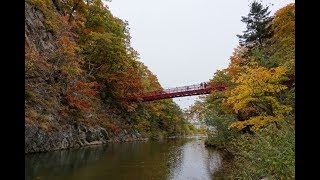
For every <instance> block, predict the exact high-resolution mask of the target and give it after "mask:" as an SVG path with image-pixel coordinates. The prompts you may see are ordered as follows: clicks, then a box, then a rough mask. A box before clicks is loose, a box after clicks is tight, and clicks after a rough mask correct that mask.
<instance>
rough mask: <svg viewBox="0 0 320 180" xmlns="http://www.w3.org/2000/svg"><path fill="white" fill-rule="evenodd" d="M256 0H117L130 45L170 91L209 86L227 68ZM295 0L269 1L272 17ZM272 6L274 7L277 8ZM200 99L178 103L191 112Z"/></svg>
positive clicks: (116, 12)
mask: <svg viewBox="0 0 320 180" xmlns="http://www.w3.org/2000/svg"><path fill="white" fill-rule="evenodd" d="M250 2H252V1H251V0H250V1H249V0H225V1H224V0H219V1H217V0H112V2H107V3H106V4H107V5H108V6H109V8H110V10H111V12H112V13H113V15H114V16H116V17H119V18H121V19H122V20H127V21H128V22H129V28H130V34H131V36H132V39H131V45H132V47H133V48H134V49H135V50H137V51H138V52H139V54H140V61H142V62H143V63H144V64H145V65H146V66H148V68H149V69H150V70H151V71H152V72H153V73H154V74H155V75H156V76H157V77H158V80H159V82H160V84H161V85H162V87H164V88H170V87H177V86H185V85H191V84H197V83H200V82H204V81H208V80H209V79H211V78H212V76H213V74H214V72H216V70H218V69H223V68H226V67H227V66H228V64H229V57H230V56H231V55H232V52H233V49H234V48H235V47H236V46H237V45H238V38H237V37H236V35H237V34H242V31H243V30H245V27H246V25H245V24H244V23H242V22H241V16H246V15H247V14H248V12H249V3H250ZM293 2H294V0H264V1H263V2H262V3H263V4H264V5H269V9H270V10H271V14H273V13H274V12H275V11H276V10H278V9H279V8H281V7H283V6H285V5H287V4H289V3H293ZM272 4H273V5H272ZM196 98H197V96H190V97H183V98H175V99H174V101H175V102H176V103H177V104H178V105H179V106H180V107H181V108H187V107H189V106H190V105H191V104H192V103H193V102H194V100H195V99H196Z"/></svg>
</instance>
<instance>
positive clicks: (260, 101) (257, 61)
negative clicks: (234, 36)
mask: <svg viewBox="0 0 320 180" xmlns="http://www.w3.org/2000/svg"><path fill="white" fill-rule="evenodd" d="M242 22H243V23H245V24H246V25H247V28H246V30H245V31H244V32H243V34H241V35H238V38H239V46H238V47H236V48H235V49H234V52H233V54H232V56H231V57H230V63H229V66H228V67H227V68H226V69H223V70H219V71H217V72H216V73H215V75H214V77H213V78H212V79H211V81H212V82H216V81H224V82H227V83H228V88H227V90H226V91H224V92H212V93H211V94H210V95H209V96H207V97H203V98H202V100H199V101H197V102H196V103H195V105H193V106H192V107H191V108H190V109H189V113H191V114H192V113H193V114H196V115H198V116H199V117H201V119H202V120H203V121H204V122H206V123H207V124H208V125H212V126H215V127H216V128H217V131H215V132H214V133H213V134H211V135H210V138H209V139H208V140H207V142H206V144H207V146H213V147H215V148H218V149H220V150H221V151H222V152H223V154H224V163H223V168H222V169H221V170H220V172H219V173H218V174H216V176H217V177H220V176H221V177H223V178H225V179H261V178H267V179H294V178H295V177H294V173H295V171H294V169H295V166H294V164H295V160H294V152H295V139H294V137H295V131H294V129H295V119H294V117H295V84H294V77H295V66H294V62H295V5H294V4H288V5H287V6H285V7H283V8H281V9H279V10H278V11H277V12H276V13H275V14H274V16H271V15H270V11H269V10H268V7H264V6H263V5H262V4H261V3H258V2H253V3H251V6H250V12H249V13H248V15H247V16H244V17H242Z"/></svg>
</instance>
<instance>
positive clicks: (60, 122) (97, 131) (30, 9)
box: [25, 1, 143, 153]
mask: <svg viewBox="0 0 320 180" xmlns="http://www.w3.org/2000/svg"><path fill="white" fill-rule="evenodd" d="M52 5H53V4H52ZM53 7H54V6H53ZM53 9H56V8H53ZM51 13H53V15H55V16H60V14H59V12H58V11H57V10H53V11H52V12H51ZM45 21H46V17H45V15H44V14H43V13H42V12H41V10H39V8H37V7H36V6H34V5H32V4H30V3H29V2H27V1H26V2H25V47H26V48H28V49H31V50H32V52H35V54H38V59H37V60H35V61H33V65H32V67H33V69H34V72H33V74H32V76H30V77H29V76H28V77H26V80H25V83H26V87H25V88H26V100H25V101H26V122H25V153H32V152H46V151H53V150H59V149H65V148H78V147H81V146H88V145H94V144H104V143H108V142H121V141H133V140H143V138H142V137H141V135H140V134H139V132H137V131H135V130H133V129H132V128H130V126H128V125H126V126H124V125H123V126H122V127H121V130H119V131H117V132H114V131H113V130H112V129H108V128H107V127H106V126H103V125H101V124H99V122H101V121H97V119H98V118H97V117H98V115H99V114H94V113H90V114H89V115H88V117H91V121H92V124H91V125H90V124H85V123H82V122H81V121H78V120H77V119H76V118H75V117H72V116H69V115H62V113H61V108H62V107H63V101H64V99H63V93H62V92H63V91H65V90H66V88H67V84H68V83H69V82H68V81H67V79H66V78H65V77H63V75H61V74H60V73H59V70H53V69H52V68H51V69H50V67H52V62H50V61H48V60H47V59H46V58H44V57H50V56H51V55H52V54H53V53H54V52H55V51H56V50H57V47H56V45H55V41H56V40H57V38H58V37H57V35H55V34H54V32H52V31H51V30H49V29H48V27H46V22H45ZM98 104H103V103H101V102H100V100H99V99H98ZM105 108H107V107H100V109H105ZM103 111H104V110H103ZM103 111H102V112H103ZM108 113H109V112H108V111H106V112H105V114H106V116H108V118H109V119H110V120H111V121H115V122H123V121H124V120H123V119H121V117H120V116H117V115H114V114H111V113H109V114H108ZM100 114H101V112H100Z"/></svg>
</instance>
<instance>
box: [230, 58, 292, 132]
mask: <svg viewBox="0 0 320 180" xmlns="http://www.w3.org/2000/svg"><path fill="white" fill-rule="evenodd" d="M286 71H287V69H286V68H285V67H283V66H279V67H276V68H272V69H267V68H264V67H261V66H259V65H258V64H257V63H251V64H250V65H248V66H246V67H245V71H244V72H243V73H241V74H240V76H239V78H237V80H235V83H238V85H237V86H236V87H235V88H234V89H232V90H231V91H230V96H229V97H228V99H226V100H225V102H224V103H226V104H229V105H231V106H232V109H233V111H234V112H235V113H236V114H237V118H238V121H237V122H234V123H233V124H232V125H231V126H230V127H236V128H239V129H244V128H245V127H250V128H251V130H257V129H259V128H261V127H262V126H264V125H266V124H268V123H271V122H276V121H279V120H282V119H283V118H284V116H285V115H286V114H288V113H289V112H290V111H291V110H292V108H291V107H290V106H286V105H283V104H281V103H280V102H279V101H278V100H277V99H276V98H275V97H274V96H275V94H276V93H279V92H281V91H283V90H285V89H286V88H287V87H286V86H285V85H282V84H281V82H282V81H283V80H285V79H286V77H285V73H286Z"/></svg>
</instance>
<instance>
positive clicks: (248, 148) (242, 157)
mask: <svg viewBox="0 0 320 180" xmlns="http://www.w3.org/2000/svg"><path fill="white" fill-rule="evenodd" d="M290 121H291V120H287V121H281V122H279V123H278V125H275V124H272V125H269V126H268V127H266V128H264V129H261V130H259V133H257V134H255V135H250V134H241V135H239V137H238V138H236V139H233V140H232V142H231V143H230V144H229V145H228V147H229V150H230V151H232V152H233V153H234V155H235V160H234V165H233V167H232V168H230V170H229V171H228V170H227V171H224V172H223V173H224V175H223V177H225V178H230V179H234V178H236V177H241V179H259V178H262V177H267V178H269V179H295V168H294V167H295V145H294V144H295V133H294V125H293V124H291V123H290Z"/></svg>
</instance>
